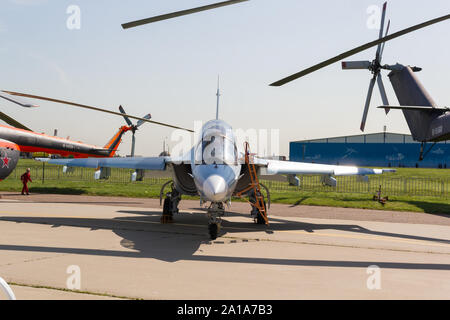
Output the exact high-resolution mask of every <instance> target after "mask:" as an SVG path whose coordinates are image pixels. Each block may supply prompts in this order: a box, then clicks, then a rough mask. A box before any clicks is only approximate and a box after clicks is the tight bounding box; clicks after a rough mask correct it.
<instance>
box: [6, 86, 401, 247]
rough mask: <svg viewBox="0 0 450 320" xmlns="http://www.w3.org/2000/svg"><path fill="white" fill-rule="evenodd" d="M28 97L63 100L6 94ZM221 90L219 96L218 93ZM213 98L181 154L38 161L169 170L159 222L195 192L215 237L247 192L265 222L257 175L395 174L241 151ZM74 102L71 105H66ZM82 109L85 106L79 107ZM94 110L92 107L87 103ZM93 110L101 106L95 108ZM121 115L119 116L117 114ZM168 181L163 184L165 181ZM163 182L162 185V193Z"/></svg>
mask: <svg viewBox="0 0 450 320" xmlns="http://www.w3.org/2000/svg"><path fill="white" fill-rule="evenodd" d="M9 93H10V94H12V95H19V96H22V97H28V98H37V97H38V99H43V100H47V101H54V102H59V103H64V101H63V100H55V99H51V98H46V97H39V96H35V95H29V94H25V93H16V92H9ZM219 95H220V94H218V96H219ZM218 103H219V102H217V107H216V108H217V109H216V110H217V112H216V119H214V120H210V121H208V122H206V123H205V124H204V125H203V126H202V129H201V132H200V134H199V140H198V141H197V143H196V144H195V145H194V146H193V147H191V148H190V150H188V151H187V152H185V153H184V154H183V155H182V156H164V157H128V158H86V159H48V158H41V159H37V160H40V161H45V162H48V163H51V164H57V165H65V166H70V167H88V168H98V167H105V168H106V167H109V168H127V169H136V170H138V169H140V170H159V171H163V170H166V169H168V168H172V171H173V179H172V181H171V187H172V190H171V191H170V192H168V193H167V194H166V198H165V199H164V206H163V212H162V217H161V221H162V222H167V221H171V220H172V216H173V214H174V213H177V212H178V204H179V201H180V200H181V196H182V195H190V196H200V202H201V204H202V205H203V204H205V203H209V207H208V210H207V214H208V217H209V234H210V237H211V239H215V238H216V237H217V235H218V231H219V228H220V223H221V217H222V216H223V215H224V213H225V205H230V203H231V198H232V196H240V195H243V194H246V195H247V196H249V198H250V199H251V200H250V203H251V205H252V208H253V209H252V217H253V218H254V220H255V222H256V223H258V224H267V223H268V219H267V208H266V204H265V199H264V196H263V195H262V192H261V191H260V188H259V182H258V176H259V175H261V174H265V175H275V174H285V175H288V174H291V175H296V174H318V175H322V176H325V177H326V178H327V180H328V181H329V182H331V183H336V180H335V179H334V178H333V177H332V176H343V175H347V176H349V175H358V176H367V175H371V174H382V173H384V172H394V171H395V170H392V169H369V168H358V167H354V166H333V165H322V164H312V163H302V162H290V161H279V160H268V159H264V158H260V157H257V156H252V155H251V154H250V152H249V149H248V148H246V150H245V152H240V151H239V148H238V145H237V139H236V136H235V134H234V133H233V130H232V127H231V126H230V125H229V124H228V123H226V122H225V121H223V120H220V119H219V112H218ZM69 104H70V105H76V104H75V103H69ZM84 107H86V106H84ZM90 108H94V107H90ZM95 109H96V110H101V109H99V108H95ZM119 115H121V114H119ZM166 185H167V184H166ZM166 185H164V186H163V187H162V189H161V194H162V193H163V190H164V188H165V187H166Z"/></svg>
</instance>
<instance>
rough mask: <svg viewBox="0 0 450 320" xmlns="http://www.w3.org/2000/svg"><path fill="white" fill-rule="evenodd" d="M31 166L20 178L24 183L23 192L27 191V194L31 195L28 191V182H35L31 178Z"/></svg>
mask: <svg viewBox="0 0 450 320" xmlns="http://www.w3.org/2000/svg"><path fill="white" fill-rule="evenodd" d="M30 171H31V170H30V168H28V169H27V171H26V172H25V173H24V174H23V175H22V176H21V177H20V180H22V183H23V188H22V194H23V195H24V194H25V192H26V193H27V195H29V194H30V193H29V192H28V182H33V181H32V180H31V173H30Z"/></svg>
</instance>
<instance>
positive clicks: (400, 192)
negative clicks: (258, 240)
mask: <svg viewBox="0 0 450 320" xmlns="http://www.w3.org/2000/svg"><path fill="white" fill-rule="evenodd" d="M25 169H26V167H22V166H18V167H17V168H16V169H15V170H14V171H13V172H12V174H11V175H10V177H9V178H8V179H19V178H20V176H21V174H22V173H23V172H24V171H25ZM31 171H32V178H33V181H42V182H45V181H57V180H59V181H73V182H77V181H80V182H94V181H96V180H95V179H94V172H95V169H91V168H75V167H74V168H71V169H70V171H68V172H66V173H64V172H63V167H61V166H52V165H48V164H47V165H45V164H43V165H38V166H33V167H31ZM133 171H134V170H131V169H114V168H113V169H112V170H111V175H110V177H109V178H108V182H110V183H130V182H131V174H132V172H133ZM299 179H300V186H291V185H289V183H288V182H287V181H286V182H284V181H272V180H262V181H261V182H262V183H264V184H265V185H266V186H267V187H268V188H269V189H270V190H271V191H280V192H299V191H311V192H339V193H360V194H375V193H377V192H378V191H379V189H380V186H381V192H382V194H383V195H390V196H395V195H397V196H428V197H439V198H446V199H450V178H408V177H398V176H395V175H376V176H369V181H368V182H364V181H360V180H359V179H358V177H354V176H342V177H336V180H337V186H336V187H331V186H327V185H324V184H323V182H322V178H321V177H320V176H307V175H305V176H299ZM168 180H170V178H169V177H153V176H151V175H148V174H146V175H145V176H144V179H143V181H137V182H133V183H138V184H148V185H162V184H163V183H165V182H167V181H168Z"/></svg>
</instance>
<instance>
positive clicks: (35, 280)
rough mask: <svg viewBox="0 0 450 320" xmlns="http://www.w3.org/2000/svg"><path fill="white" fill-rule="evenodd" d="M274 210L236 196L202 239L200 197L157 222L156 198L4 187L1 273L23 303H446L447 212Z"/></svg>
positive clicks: (449, 288) (449, 284)
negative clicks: (263, 217)
mask: <svg viewBox="0 0 450 320" xmlns="http://www.w3.org/2000/svg"><path fill="white" fill-rule="evenodd" d="M272 209H273V210H272V211H271V215H270V222H271V223H270V225H269V226H268V227H266V226H260V225H256V224H254V223H253V222H252V220H251V219H250V216H249V206H248V205H247V204H244V203H233V205H232V207H231V210H232V212H229V213H228V214H227V215H226V216H225V217H224V221H223V227H222V229H221V232H220V237H219V238H218V239H217V240H215V241H209V238H208V230H207V218H206V216H205V213H204V211H203V210H201V208H199V204H198V202H197V201H183V202H182V207H181V213H180V214H179V215H176V216H175V222H174V223H172V224H161V223H160V222H159V217H160V214H161V208H160V207H159V201H158V200H152V199H146V200H145V201H144V200H142V199H130V198H102V197H82V196H52V195H48V196H47V195H32V196H30V197H25V196H23V197H22V196H20V195H17V194H3V197H2V199H1V200H0V277H2V278H4V279H5V280H6V281H7V282H8V283H10V284H12V289H13V290H14V292H15V293H16V296H17V298H18V299H135V298H140V299H449V298H450V225H449V219H448V216H445V215H427V214H416V213H398V212H396V213H393V212H382V211H375V210H355V209H336V208H324V207H320V208H315V207H306V206H286V205H275V206H273V208H272ZM314 211H316V212H317V214H316V215H317V217H316V218H315V217H312V216H313V213H314ZM269 213H270V212H269ZM74 286H75V288H79V291H80V292H73V291H67V289H68V288H70V289H73V288H74ZM1 298H4V297H3V296H2V295H1V294H0V299H1Z"/></svg>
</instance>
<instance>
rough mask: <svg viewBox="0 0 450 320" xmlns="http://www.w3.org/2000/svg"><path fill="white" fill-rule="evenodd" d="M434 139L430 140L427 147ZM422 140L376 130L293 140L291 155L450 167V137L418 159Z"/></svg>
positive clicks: (386, 164)
mask: <svg viewBox="0 0 450 320" xmlns="http://www.w3.org/2000/svg"><path fill="white" fill-rule="evenodd" d="M431 146H432V143H427V145H426V147H425V150H428V148H429V147H431ZM419 154H420V143H419V142H416V141H414V140H413V139H412V136H411V135H406V134H398V133H389V132H381V133H373V134H363V135H355V136H345V137H335V138H325V139H316V140H305V141H294V142H290V144H289V159H290V160H291V161H302V162H310V163H323V164H339V165H357V166H374V167H378V166H380V167H420V168H450V141H444V142H440V143H437V144H436V145H435V146H434V147H433V148H432V149H431V151H430V152H429V153H428V154H427V155H426V156H425V159H424V160H423V161H419Z"/></svg>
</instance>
